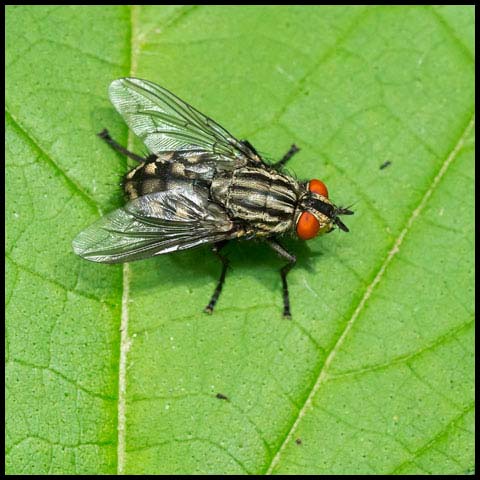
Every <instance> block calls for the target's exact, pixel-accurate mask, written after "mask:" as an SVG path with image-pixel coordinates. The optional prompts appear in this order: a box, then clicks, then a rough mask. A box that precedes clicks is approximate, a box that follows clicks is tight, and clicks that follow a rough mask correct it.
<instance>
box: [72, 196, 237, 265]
mask: <svg viewBox="0 0 480 480" xmlns="http://www.w3.org/2000/svg"><path fill="white" fill-rule="evenodd" d="M237 235H238V234H237V233H236V231H235V228H234V224H233V222H231V221H230V220H229V219H228V217H227V215H226V213H225V212H224V210H223V209H222V208H220V207H219V206H218V205H216V204H214V203H211V202H209V201H208V198H205V196H201V195H199V194H198V193H195V192H194V191H191V190H185V189H173V190H168V191H164V192H156V193H152V194H149V195H144V196H142V197H139V198H137V199H135V200H132V201H131V202H128V203H127V204H126V205H125V206H124V207H122V208H119V209H117V210H114V211H113V212H111V213H110V214H108V215H105V216H104V217H102V218H100V219H99V220H98V221H97V222H95V223H94V224H92V225H90V226H89V227H88V228H87V229H85V230H84V231H82V232H81V233H80V234H79V235H78V236H77V237H76V238H75V240H74V241H73V244H72V246H73V250H74V252H75V253H76V254H77V255H80V256H81V257H83V258H85V259H86V260H90V261H92V262H102V263H119V262H130V261H133V260H140V259H142V258H148V257H151V256H153V255H160V254H162V253H168V252H174V251H176V250H186V249H188V248H192V247H196V246H198V245H201V244H204V243H213V242H218V241H220V240H226V239H229V238H233V237H236V236H237Z"/></svg>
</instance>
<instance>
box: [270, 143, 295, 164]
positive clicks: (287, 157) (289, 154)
mask: <svg viewBox="0 0 480 480" xmlns="http://www.w3.org/2000/svg"><path fill="white" fill-rule="evenodd" d="M299 151H300V149H299V148H298V147H297V146H296V145H295V144H292V146H291V147H290V150H289V151H288V152H287V153H286V154H285V155H284V156H283V157H282V159H281V160H279V161H278V162H277V163H274V164H273V166H274V167H275V168H282V167H284V166H285V165H286V164H287V162H288V161H289V160H290V159H291V158H292V157H293V156H294V155H295V154H296V153H297V152H299Z"/></svg>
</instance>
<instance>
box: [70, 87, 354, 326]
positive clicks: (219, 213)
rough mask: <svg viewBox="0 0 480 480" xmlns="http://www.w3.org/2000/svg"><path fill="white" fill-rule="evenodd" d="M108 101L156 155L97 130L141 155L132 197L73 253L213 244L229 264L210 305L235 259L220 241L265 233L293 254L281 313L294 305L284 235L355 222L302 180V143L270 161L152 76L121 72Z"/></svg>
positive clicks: (133, 255)
mask: <svg viewBox="0 0 480 480" xmlns="http://www.w3.org/2000/svg"><path fill="white" fill-rule="evenodd" d="M109 95H110V100H111V101H112V103H113V105H114V106H115V108H116V109H117V111H118V112H119V113H120V115H122V117H123V118H124V120H125V122H126V123H127V124H128V126H129V127H130V128H131V129H132V130H133V132H134V133H135V134H136V135H137V136H138V137H139V138H140V139H141V140H142V141H143V143H144V144H145V146H146V147H147V148H148V150H149V152H150V154H149V155H148V156H146V157H142V156H139V155H136V154H135V153H132V152H130V151H129V150H127V149H126V148H124V147H123V146H121V145H120V144H119V143H117V142H116V141H115V140H113V139H112V138H111V137H110V135H109V133H108V132H107V131H106V130H104V131H103V132H101V133H100V134H99V136H100V137H101V138H102V139H103V140H105V141H106V142H107V143H108V144H109V145H110V146H111V147H112V148H113V149H115V150H116V151H118V152H120V153H122V154H124V155H127V156H128V157H129V158H132V159H133V160H135V161H137V162H138V165H137V166H136V167H135V168H133V169H132V170H131V171H130V172H128V173H127V174H126V175H125V177H124V181H123V189H124V193H125V195H126V197H127V199H128V201H127V203H126V204H125V205H124V206H123V207H122V208H119V209H117V210H114V211H113V212H111V213H109V214H107V215H105V216H104V217H102V218H100V219H99V220H98V221H97V222H95V223H94V224H92V225H91V226H90V227H88V228H87V229H85V230H84V231H82V232H81V233H80V234H79V235H78V236H77V237H76V238H75V240H74V241H73V250H74V251H75V253H77V254H78V255H80V256H81V257H83V258H85V259H86V260H90V261H93V262H102V263H120V262H130V261H134V260H140V259H145V258H148V257H151V256H155V255H161V254H164V253H170V252H175V251H180V250H186V249H189V248H193V247H197V246H200V245H203V244H210V245H211V246H212V247H211V248H212V251H213V253H214V254H215V255H216V256H217V257H218V258H219V260H220V262H221V263H222V270H221V274H220V278H219V280H218V282H217V286H216V288H215V291H214V293H213V295H212V297H211V300H210V302H209V303H208V305H207V306H206V307H205V311H206V312H207V313H212V312H213V309H214V308H215V304H216V303H217V300H218V297H219V296H220V293H221V291H222V287H223V284H224V282H225V275H226V272H227V267H228V264H229V261H228V259H227V257H226V256H225V255H223V254H222V249H223V248H224V247H225V245H226V244H227V243H228V242H229V241H230V240H233V239H236V238H244V239H252V238H257V239H261V240H263V241H264V242H266V243H267V244H268V245H269V246H270V247H271V248H272V249H273V250H274V251H275V252H277V253H278V254H279V255H280V256H281V257H282V258H284V259H285V260H286V261H287V263H286V265H285V266H283V267H282V268H281V269H280V275H281V279H282V286H283V315H284V316H285V317H287V318H290V317H291V314H290V300H289V295H288V285H287V274H288V272H289V271H290V270H291V268H292V267H293V266H294V264H295V262H296V257H295V255H292V254H291V253H289V252H288V251H287V250H286V249H285V248H284V247H283V246H282V245H281V244H280V243H279V240H278V238H279V237H280V236H281V235H283V234H287V233H294V234H296V236H297V237H299V238H300V239H302V240H309V239H311V238H314V237H316V236H317V235H320V234H323V233H328V232H330V231H332V230H333V229H334V228H335V227H338V228H340V229H341V230H343V231H344V232H348V228H347V227H346V226H345V224H344V223H343V222H342V220H341V219H340V216H341V215H352V214H353V212H352V211H351V210H349V209H348V208H342V207H337V206H336V205H335V204H333V203H332V202H331V201H330V199H329V193H328V190H327V187H326V186H325V184H324V183H323V182H322V181H320V180H316V179H314V180H310V181H306V182H304V181H298V180H296V179H295V178H293V177H291V176H290V175H288V174H287V173H286V172H285V170H284V167H285V165H286V164H287V162H288V161H289V160H290V159H291V158H292V156H293V155H294V154H295V153H296V152H298V148H297V147H296V146H295V145H292V146H291V148H290V149H289V151H288V152H287V153H286V154H285V155H284V156H283V158H282V159H281V160H279V161H278V162H276V163H272V164H270V163H267V162H266V161H265V160H264V159H263V158H262V157H261V155H260V154H259V153H258V152H257V151H256V150H255V148H254V147H253V146H252V145H251V144H250V143H249V142H248V141H246V140H242V141H240V140H237V139H236V138H235V137H233V136H232V135H231V134H230V133H229V132H228V131H227V130H225V129H224V128H223V127H221V126H220V125H218V124H217V123H216V122H214V121H213V120H212V119H211V118H209V117H207V116H205V115H203V114H202V113H200V112H199V111H198V110H196V109H195V108H193V107H192V106H190V105H189V104H187V103H185V102H184V101H182V100H180V99H179V98H178V97H176V96H175V95H173V94H172V93H171V92H169V91H168V90H166V89H165V88H162V87H160V86H158V85H156V84H154V83H152V82H149V81H147V80H141V79H138V78H121V79H119V80H115V81H113V82H112V83H111V84H110V88H109Z"/></svg>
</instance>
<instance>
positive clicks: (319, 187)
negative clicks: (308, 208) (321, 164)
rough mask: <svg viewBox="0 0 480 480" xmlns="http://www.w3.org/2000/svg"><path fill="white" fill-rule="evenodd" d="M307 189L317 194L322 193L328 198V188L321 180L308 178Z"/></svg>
mask: <svg viewBox="0 0 480 480" xmlns="http://www.w3.org/2000/svg"><path fill="white" fill-rule="evenodd" d="M308 189H309V190H310V191H311V192H313V193H317V194H318V195H322V196H323V197H325V198H328V189H327V186H326V185H325V184H324V183H323V182H322V181H321V180H317V179H315V178H314V179H313V180H310V183H309V184H308Z"/></svg>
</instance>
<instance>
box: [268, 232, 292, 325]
mask: <svg viewBox="0 0 480 480" xmlns="http://www.w3.org/2000/svg"><path fill="white" fill-rule="evenodd" d="M267 243H268V245H270V247H271V248H272V249H273V250H275V251H276V252H277V253H278V254H279V255H280V256H281V257H282V258H285V259H286V260H288V263H287V264H286V265H285V266H283V267H282V268H281V269H280V276H281V277H282V286H283V316H284V317H285V318H292V314H291V313H290V298H289V295H288V285H287V274H288V272H289V271H290V270H291V269H292V267H293V266H294V265H295V262H296V261H297V257H295V255H292V254H291V253H289V252H287V250H285V248H283V247H282V246H281V245H280V244H279V243H278V242H277V241H276V240H267Z"/></svg>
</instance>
